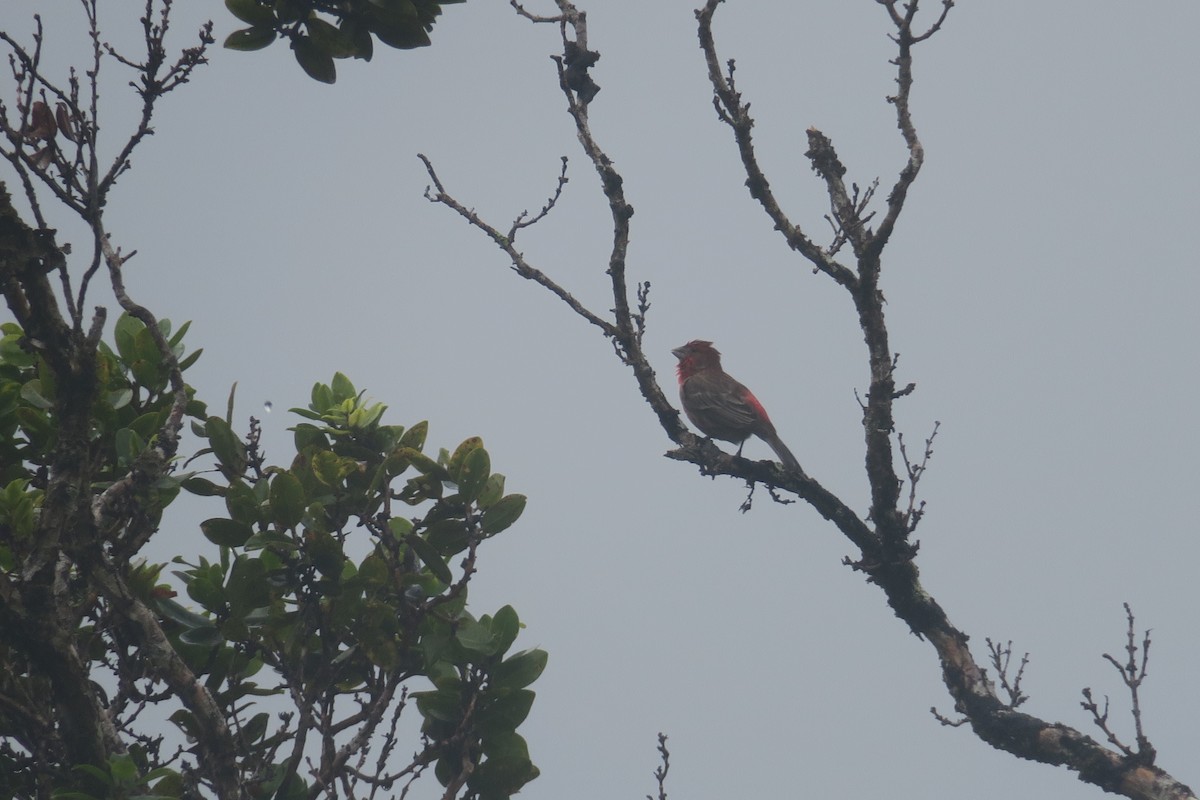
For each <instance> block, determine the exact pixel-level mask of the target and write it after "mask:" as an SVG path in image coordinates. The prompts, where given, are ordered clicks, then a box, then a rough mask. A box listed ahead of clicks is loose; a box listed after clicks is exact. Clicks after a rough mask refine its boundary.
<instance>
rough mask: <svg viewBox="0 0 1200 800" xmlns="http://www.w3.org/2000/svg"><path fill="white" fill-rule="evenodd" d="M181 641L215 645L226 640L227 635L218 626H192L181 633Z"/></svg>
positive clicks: (206, 645)
mask: <svg viewBox="0 0 1200 800" xmlns="http://www.w3.org/2000/svg"><path fill="white" fill-rule="evenodd" d="M179 639H180V641H182V642H184V643H186V644H195V645H201V646H204V647H215V646H216V645H219V644H221V643H223V642H224V641H225V637H224V636H222V635H221V632H220V631H219V630H217V629H216V628H191V629H189V630H186V631H184V632H183V633H181V634H179Z"/></svg>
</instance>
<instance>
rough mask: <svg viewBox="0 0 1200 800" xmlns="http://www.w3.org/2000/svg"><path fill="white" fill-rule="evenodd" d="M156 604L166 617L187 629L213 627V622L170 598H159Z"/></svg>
mask: <svg viewBox="0 0 1200 800" xmlns="http://www.w3.org/2000/svg"><path fill="white" fill-rule="evenodd" d="M154 604H155V605H156V606H158V610H159V611H160V612H161V613H162V615H163V616H164V617H166V618H167V619H170V620H173V621H174V622H177V623H179V624H180V625H182V626H183V627H185V628H189V629H190V628H211V627H213V622H212V620H210V619H209V618H208V617H205V616H201V615H200V614H197V613H195V612H194V611H189V610H188V609H186V608H184V607H183V606H181V605H180V604H179V603H177V602H175V601H174V600H171V599H170V598H167V597H163V598H159V599H157V600H155V601H154Z"/></svg>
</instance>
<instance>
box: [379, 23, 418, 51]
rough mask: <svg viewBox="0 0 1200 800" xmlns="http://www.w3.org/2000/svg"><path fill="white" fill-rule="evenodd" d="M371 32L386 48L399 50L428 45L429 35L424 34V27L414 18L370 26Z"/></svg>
mask: <svg viewBox="0 0 1200 800" xmlns="http://www.w3.org/2000/svg"><path fill="white" fill-rule="evenodd" d="M371 32H372V33H374V34H375V36H376V38H377V39H379V41H381V42H383V43H384V44H386V45H387V46H388V47H395V48H397V49H400V50H411V49H413V48H415V47H428V46H429V44H430V41H429V34H428V33H426V32H425V26H423V25H422V24H421V22H420V20H418V19H415V18H414V19H411V20H402V21H397V22H394V23H393V22H391V21H388V22H381V23H379V24H373V25H371Z"/></svg>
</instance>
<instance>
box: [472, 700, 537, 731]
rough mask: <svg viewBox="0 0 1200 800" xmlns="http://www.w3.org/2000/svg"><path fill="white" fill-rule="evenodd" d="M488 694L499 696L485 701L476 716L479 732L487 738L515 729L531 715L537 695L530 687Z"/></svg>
mask: <svg viewBox="0 0 1200 800" xmlns="http://www.w3.org/2000/svg"><path fill="white" fill-rule="evenodd" d="M487 694H494V695H498V696H496V697H495V698H494V699H492V700H491V701H490V702H486V701H485V702H484V703H483V704H482V705H483V707H482V708H481V709H480V711H479V714H478V715H477V717H476V721H477V724H478V726H479V732H480V733H481V734H483V736H484V737H485V738H491V737H494V736H500V735H503V734H506V733H512V732H513V731H515V730H516V729H517V727H518V726H520V724H521V723H522V722H524V721H525V718H526V717H528V716H529V711H530V709H532V708H533V700H534V697H536V692H533V691H532V690H530V689H517V690H515V691H506V690H505V691H501V692H488V693H487ZM485 696H486V695H485Z"/></svg>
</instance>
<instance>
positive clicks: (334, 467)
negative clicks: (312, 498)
mask: <svg viewBox="0 0 1200 800" xmlns="http://www.w3.org/2000/svg"><path fill="white" fill-rule="evenodd" d="M311 467H312V472H313V475H314V476H315V477H316V479H317V480H319V481H320V482H321V483H323V484H325V485H326V486H332V487H337V486H340V485H341V483H342V478H343V477H344V476H345V473H344V472H343V467H342V459H340V458H338V457H337V455H336V454H335V453H332V452H330V451H329V450H319V451H317V452H316V453H315V454H314V455H313V457H312V464H311Z"/></svg>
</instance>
